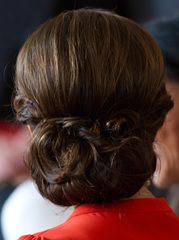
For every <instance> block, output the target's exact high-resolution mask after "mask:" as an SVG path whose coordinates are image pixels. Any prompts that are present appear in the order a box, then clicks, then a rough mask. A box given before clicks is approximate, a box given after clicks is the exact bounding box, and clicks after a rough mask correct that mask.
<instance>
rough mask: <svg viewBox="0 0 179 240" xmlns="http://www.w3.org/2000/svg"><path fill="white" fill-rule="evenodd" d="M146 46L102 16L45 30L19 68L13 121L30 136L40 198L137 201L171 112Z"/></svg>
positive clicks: (142, 36) (158, 66)
mask: <svg viewBox="0 0 179 240" xmlns="http://www.w3.org/2000/svg"><path fill="white" fill-rule="evenodd" d="M163 76H164V65H163V59H162V56H161V53H160V50H159V48H158V46H157V45H156V43H155V42H154V40H153V39H152V38H151V36H150V35H149V34H148V33H146V32H145V31H144V30H143V29H142V28H141V27H139V26H138V25H137V24H135V23H134V22H132V21H130V20H128V19H126V18H123V17H120V16H117V15H115V14H113V13H109V12H104V11H101V10H87V9H81V10H75V11H68V12H65V13H62V14H60V15H59V16H57V17H56V18H54V19H51V20H49V21H48V22H46V23H45V24H44V25H42V26H41V27H40V28H39V29H38V30H37V31H36V32H34V33H33V34H32V36H30V38H29V39H28V40H27V41H26V42H25V44H24V46H23V47H22V49H21V51H20V53H19V56H18V60H17V66H16V88H17V96H16V98H15V101H14V106H15V109H16V112H17V118H18V119H19V120H20V121H22V122H25V123H27V124H29V125H31V126H32V127H33V129H34V130H33V139H32V142H31V146H30V150H29V155H28V156H29V166H30V168H31V173H32V177H33V179H35V181H36V183H37V185H38V188H39V190H40V192H41V194H42V195H43V196H45V197H46V198H48V199H50V200H51V201H52V202H54V203H56V204H59V205H64V206H69V205H76V204H81V203H106V202H112V201H117V200H119V199H121V198H127V197H130V196H132V195H133V194H135V193H136V192H137V191H138V190H139V189H140V188H141V187H142V186H143V184H144V183H145V181H146V180H147V179H148V178H149V177H150V176H151V175H152V173H153V171H154V169H155V155H154V152H153V148H152V143H153V140H154V137H155V134H156V131H157V130H158V129H159V128H160V127H161V126H162V124H163V120H164V117H165V114H166V112H167V111H168V110H169V109H170V108H171V107H172V102H171V100H170V98H169V97H168V95H167V94H166V91H165V87H164V81H163Z"/></svg>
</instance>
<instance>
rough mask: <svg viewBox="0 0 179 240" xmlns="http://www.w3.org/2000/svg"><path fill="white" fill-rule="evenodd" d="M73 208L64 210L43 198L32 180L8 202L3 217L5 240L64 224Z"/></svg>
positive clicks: (14, 239) (13, 239) (12, 239)
mask: <svg viewBox="0 0 179 240" xmlns="http://www.w3.org/2000/svg"><path fill="white" fill-rule="evenodd" d="M72 211H73V208H72V207H71V208H63V207H60V206H56V205H54V204H52V203H50V202H49V201H48V200H45V199H44V198H42V196H41V195H40V194H39V192H38V191H37V189H36V187H35V185H34V183H33V182H32V181H30V180H28V181H26V182H24V183H22V184H21V185H19V186H18V187H17V188H16V189H15V190H14V192H13V193H12V194H11V195H10V196H9V198H8V199H7V200H6V202H5V204H4V206H3V209H2V215H1V224H2V233H3V235H4V239H5V240H17V239H18V238H19V237H20V236H22V235H25V234H32V233H35V232H39V231H43V230H45V229H48V228H51V227H54V226H57V225H59V224H61V223H63V222H64V221H65V220H66V219H67V218H68V217H69V215H70V214H71V212H72Z"/></svg>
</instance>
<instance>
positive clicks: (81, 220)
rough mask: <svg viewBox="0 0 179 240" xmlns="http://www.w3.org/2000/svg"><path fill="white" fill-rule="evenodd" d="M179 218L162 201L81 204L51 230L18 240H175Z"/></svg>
mask: <svg viewBox="0 0 179 240" xmlns="http://www.w3.org/2000/svg"><path fill="white" fill-rule="evenodd" d="M178 239H179V218H178V217H177V216H176V215H175V214H174V213H173V212H172V210H171V209H170V208H169V207H168V205H167V203H166V202H165V200H163V199H155V198H148V199H147V198H145V199H131V200H125V201H120V202H119V203H115V204H108V205H105V206H101V205H81V206H79V207H77V208H76V209H75V210H74V212H73V213H72V215H71V216H70V217H69V219H68V220H67V221H66V222H65V223H64V224H62V225H59V226H57V227H55V228H52V229H49V230H46V231H43V232H40V233H36V234H34V235H27V236H23V237H21V238H20V240H178Z"/></svg>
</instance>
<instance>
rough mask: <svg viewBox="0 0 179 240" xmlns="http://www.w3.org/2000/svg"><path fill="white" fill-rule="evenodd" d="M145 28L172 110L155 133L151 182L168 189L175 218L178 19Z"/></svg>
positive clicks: (178, 190)
mask: <svg viewBox="0 0 179 240" xmlns="http://www.w3.org/2000/svg"><path fill="white" fill-rule="evenodd" d="M146 28H147V29H148V30H149V31H150V33H151V34H152V36H153V37H154V38H155V40H156V41H157V42H158V44H159V46H160V48H161V50H162V52H163V56H164V60H165V65H166V71H167V72H166V79H165V81H166V89H167V91H168V93H169V94H170V95H171V98H172V99H173V101H174V107H173V108H172V109H171V110H170V111H169V112H168V114H167V116H166V119H165V122H164V125H163V126H162V128H161V129H160V130H159V131H158V133H157V137H156V142H155V149H156V152H157V154H158V160H157V169H156V172H155V174H154V177H153V182H154V184H155V185H156V186H157V187H158V188H159V189H160V188H161V189H165V188H168V187H170V188H169V189H168V190H167V191H166V192H167V194H166V198H167V200H168V201H169V203H170V205H171V207H172V208H173V209H174V211H175V212H176V213H177V214H179V185H178V184H179V15H176V16H175V17H173V18H167V19H160V20H156V21H152V22H151V23H148V24H146ZM171 185H172V186H171Z"/></svg>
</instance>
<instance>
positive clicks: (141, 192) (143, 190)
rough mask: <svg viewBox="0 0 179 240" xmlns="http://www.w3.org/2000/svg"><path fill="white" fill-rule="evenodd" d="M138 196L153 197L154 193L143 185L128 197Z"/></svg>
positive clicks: (134, 197) (135, 197) (136, 197)
mask: <svg viewBox="0 0 179 240" xmlns="http://www.w3.org/2000/svg"><path fill="white" fill-rule="evenodd" d="M138 198H155V197H154V195H153V194H152V193H151V192H150V191H149V190H148V188H147V186H146V185H144V186H143V187H142V188H141V189H140V190H139V191H138V192H137V193H135V194H134V195H133V196H132V197H130V199H138Z"/></svg>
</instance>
